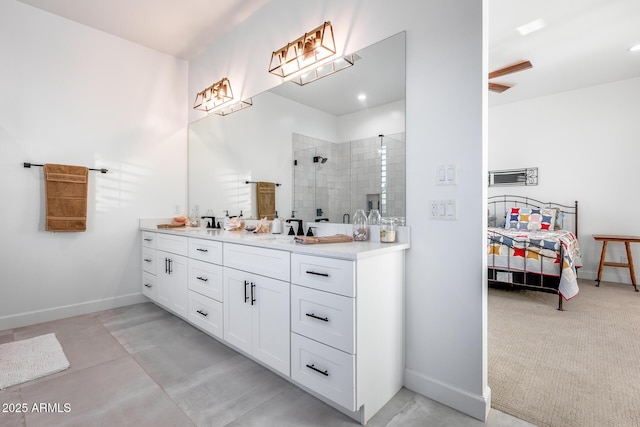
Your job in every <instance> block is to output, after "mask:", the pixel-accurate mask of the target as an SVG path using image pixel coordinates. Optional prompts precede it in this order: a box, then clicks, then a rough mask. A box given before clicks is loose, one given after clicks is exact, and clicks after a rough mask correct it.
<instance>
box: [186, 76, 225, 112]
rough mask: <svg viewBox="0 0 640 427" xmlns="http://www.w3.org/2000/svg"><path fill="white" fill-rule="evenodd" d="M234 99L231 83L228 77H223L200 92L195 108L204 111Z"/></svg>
mask: <svg viewBox="0 0 640 427" xmlns="http://www.w3.org/2000/svg"><path fill="white" fill-rule="evenodd" d="M232 100H233V92H232V91H231V83H229V79H228V78H226V77H225V78H223V79H222V80H220V81H219V82H216V83H214V84H212V85H211V86H209V87H208V88H206V89H204V90H202V91H201V92H198V95H196V102H195V103H194V104H193V108H194V109H196V110H202V111H207V112H209V111H211V110H214V109H216V108H218V107H220V106H221V105H223V104H226V103H227V102H230V101H232Z"/></svg>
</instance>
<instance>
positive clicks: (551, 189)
mask: <svg viewBox="0 0 640 427" xmlns="http://www.w3.org/2000/svg"><path fill="white" fill-rule="evenodd" d="M639 99H640V78H635V79H630V80H623V81H619V82H615V83H609V84H604V85H599V86H593V87H589V88H586V89H581V90H575V91H570V92H563V93H559V94H556V95H550V96H545V97H541V98H536V99H532V100H528V101H521V102H516V103H511V104H506V105H501V106H497V107H492V108H491V109H490V110H489V141H490V142H489V169H490V170H494V169H495V170H500V169H511V168H520V167H538V175H539V178H538V182H539V184H538V185H537V186H532V187H513V188H506V190H508V191H509V193H510V194H511V193H514V192H517V194H521V195H524V196H529V197H532V198H535V199H538V200H543V201H554V202H558V203H565V204H571V203H572V202H573V201H574V200H577V201H578V203H579V218H578V225H579V228H578V232H579V236H578V238H579V243H580V248H581V251H582V257H583V263H584V267H583V268H582V269H580V270H579V272H578V275H579V277H582V278H586V279H595V278H596V276H597V271H598V263H599V261H600V251H601V248H602V243H600V242H595V241H594V240H593V238H592V237H591V236H592V235H593V234H623V235H636V236H638V235H640V222H638V220H637V212H638V211H640V199H639V198H638V197H637V190H636V189H635V188H636V187H637V186H638V184H640V179H639V176H638V159H640V143H639V141H638V135H640V120H638V117H640V102H638V100H639ZM504 193H505V188H504V187H502V188H500V187H494V188H491V189H490V194H491V195H493V194H504ZM631 247H632V251H633V256H634V260H635V265H636V269H637V270H638V271H640V265H639V264H638V260H640V246H639V245H631ZM620 256H626V254H625V252H624V245H622V244H619V243H612V244H610V245H608V247H607V260H609V261H620V259H619V257H620ZM602 279H603V280H610V281H615V282H623V283H631V279H630V276H629V271H628V270H627V269H621V268H610V267H606V268H605V269H604V270H603V277H602Z"/></svg>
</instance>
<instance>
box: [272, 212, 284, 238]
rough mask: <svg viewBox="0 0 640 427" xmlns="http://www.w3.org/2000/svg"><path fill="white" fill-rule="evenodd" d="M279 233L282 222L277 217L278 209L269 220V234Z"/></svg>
mask: <svg viewBox="0 0 640 427" xmlns="http://www.w3.org/2000/svg"><path fill="white" fill-rule="evenodd" d="M280 233H282V223H281V222H280V218H278V211H276V215H275V217H274V218H273V221H272V222H271V234H280Z"/></svg>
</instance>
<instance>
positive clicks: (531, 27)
mask: <svg viewBox="0 0 640 427" xmlns="http://www.w3.org/2000/svg"><path fill="white" fill-rule="evenodd" d="M545 25H546V24H545V22H544V21H543V20H542V19H536V20H535V21H531V22H529V23H528V24H524V25H522V26H521V27H518V28H516V30H518V32H519V33H520V35H521V36H526V35H527V34H531V33H533V32H534V31H538V30H540V29H542V28H544V27H545Z"/></svg>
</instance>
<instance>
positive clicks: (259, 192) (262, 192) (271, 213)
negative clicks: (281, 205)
mask: <svg viewBox="0 0 640 427" xmlns="http://www.w3.org/2000/svg"><path fill="white" fill-rule="evenodd" d="M256 199H257V200H258V218H260V219H262V218H265V217H266V218H267V219H269V220H272V219H273V218H275V216H276V185H275V184H274V183H273V182H258V183H257V184H256Z"/></svg>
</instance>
